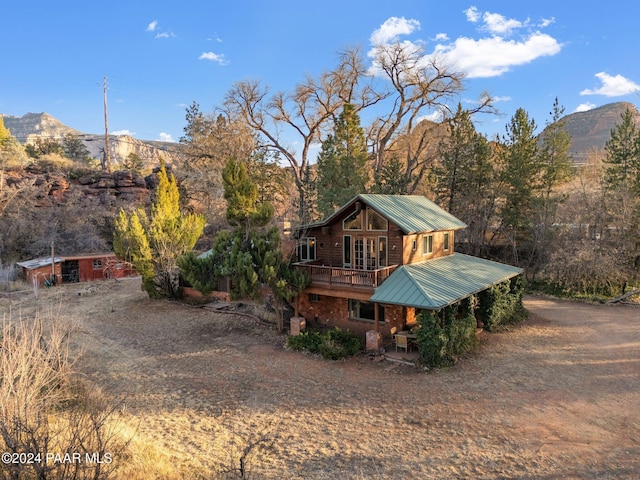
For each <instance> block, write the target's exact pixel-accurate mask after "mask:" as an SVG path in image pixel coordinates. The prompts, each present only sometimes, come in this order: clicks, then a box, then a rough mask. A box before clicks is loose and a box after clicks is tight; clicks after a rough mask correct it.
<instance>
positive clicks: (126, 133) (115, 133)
mask: <svg viewBox="0 0 640 480" xmlns="http://www.w3.org/2000/svg"><path fill="white" fill-rule="evenodd" d="M135 134H136V133H135V132H132V131H131V130H127V129H124V130H116V131H115V132H111V135H115V136H117V137H119V136H120V135H127V136H129V137H133V136H134V135H135Z"/></svg>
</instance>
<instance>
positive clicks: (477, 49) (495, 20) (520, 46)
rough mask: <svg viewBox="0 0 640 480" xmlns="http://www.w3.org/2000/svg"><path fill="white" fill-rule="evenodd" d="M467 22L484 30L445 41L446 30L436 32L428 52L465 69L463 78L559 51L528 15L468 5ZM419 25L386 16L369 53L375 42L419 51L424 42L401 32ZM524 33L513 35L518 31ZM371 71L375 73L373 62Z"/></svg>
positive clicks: (544, 22)
mask: <svg viewBox="0 0 640 480" xmlns="http://www.w3.org/2000/svg"><path fill="white" fill-rule="evenodd" d="M463 13H464V14H465V15H466V18H467V20H468V21H469V22H472V23H479V26H478V30H479V31H480V32H485V33H484V35H481V36H480V38H471V37H459V38H457V39H455V40H453V41H449V37H448V36H447V34H446V33H438V34H437V35H436V37H435V38H433V39H432V40H433V41H435V42H437V44H436V45H435V47H434V49H433V53H432V54H430V55H429V54H427V55H425V56H424V60H425V61H426V63H428V61H427V57H428V56H433V57H436V58H438V60H439V61H440V62H445V63H447V64H449V65H450V66H451V68H453V69H457V70H458V71H461V72H463V73H465V75H466V76H467V78H479V77H495V76H499V75H502V74H504V73H505V72H508V71H509V70H510V69H511V68H512V67H514V66H518V65H524V64H527V63H530V62H532V61H534V60H536V59H537V58H540V57H544V56H553V55H556V54H558V53H559V52H560V50H561V49H562V44H560V43H559V42H558V40H556V39H555V38H553V37H552V36H550V35H548V34H546V33H542V32H541V31H540V30H531V29H530V27H531V22H530V21H529V19H527V20H524V21H520V20H517V19H510V18H507V17H505V16H503V15H501V14H499V13H493V12H480V11H479V10H478V9H477V8H476V7H470V8H468V9H466V10H464V12H463ZM553 22H554V19H542V20H541V21H540V22H539V25H538V26H537V28H542V27H545V26H548V25H550V24H551V23H553ZM419 28H420V22H419V21H418V20H414V19H406V18H404V17H402V18H398V17H391V18H389V19H387V20H386V21H385V22H384V23H383V24H382V25H381V26H380V27H379V28H378V29H376V30H375V31H374V32H373V33H372V34H371V37H370V40H371V43H372V44H373V46H374V48H373V49H372V50H370V51H369V57H371V58H375V55H376V49H375V47H376V46H379V45H387V44H395V43H402V44H403V45H404V46H412V47H414V48H415V49H416V51H420V50H421V49H422V47H423V46H424V43H421V42H419V41H410V40H404V41H402V42H401V40H400V36H401V35H409V34H411V33H413V32H414V31H416V30H418V29H419ZM522 30H523V31H524V33H523V34H522V35H521V36H519V37H515V36H514V34H515V33H517V32H518V31H522ZM371 71H372V73H374V74H375V73H376V67H375V65H374V66H373V67H372V70H371Z"/></svg>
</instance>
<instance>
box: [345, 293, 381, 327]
mask: <svg viewBox="0 0 640 480" xmlns="http://www.w3.org/2000/svg"><path fill="white" fill-rule="evenodd" d="M374 308H375V304H374V303H373V302H362V301H360V300H352V299H349V318H351V319H352V320H362V321H365V322H373V321H374V320H375V310H374ZM378 321H379V322H380V323H384V307H383V306H382V305H378Z"/></svg>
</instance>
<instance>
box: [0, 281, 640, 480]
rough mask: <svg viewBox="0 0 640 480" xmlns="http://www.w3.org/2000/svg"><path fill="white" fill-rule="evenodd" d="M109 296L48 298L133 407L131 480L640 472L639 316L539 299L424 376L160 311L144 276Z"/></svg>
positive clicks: (49, 292) (245, 321)
mask: <svg viewBox="0 0 640 480" xmlns="http://www.w3.org/2000/svg"><path fill="white" fill-rule="evenodd" d="M94 285H96V287H95V288H93V289H89V290H87V291H86V292H85V291H84V290H83V289H84V288H85V287H83V286H80V285H65V286H62V287H56V288H55V289H46V290H43V291H41V292H40V293H41V295H40V298H39V300H38V302H37V303H38V304H39V306H40V308H44V307H47V306H50V305H54V306H55V308H57V309H59V311H60V312H62V313H63V314H64V316H68V317H71V318H73V319H75V321H76V323H77V326H78V330H77V334H76V335H75V337H74V338H75V341H74V346H75V347H74V348H76V349H77V350H74V351H77V352H82V354H81V355H80V354H78V363H77V366H78V368H79V369H80V370H81V371H82V372H83V374H85V375H86V378H87V380H88V381H89V382H90V383H91V384H93V385H95V386H96V387H99V388H100V389H102V391H103V392H104V393H105V394H106V395H107V396H109V397H111V398H112V399H113V401H122V402H123V406H122V409H121V410H122V413H121V414H120V417H121V421H122V422H123V423H124V424H126V425H128V426H129V427H128V428H130V429H131V430H130V431H132V432H135V437H134V442H132V445H136V446H137V449H133V450H132V453H131V454H130V455H129V456H127V458H120V459H116V460H115V461H120V462H122V471H123V472H125V471H126V472H127V473H126V475H127V478H167V479H168V478H220V476H222V475H223V474H224V472H229V471H233V470H234V469H237V468H239V465H240V458H241V457H244V460H246V467H247V471H248V473H247V474H246V477H247V478H255V479H262V478H269V479H271V478H273V479H276V478H277V479H335V478H341V479H370V478H374V479H375V478H378V479H408V478H419V479H432V478H433V479H447V478H456V479H458V478H474V479H475V478H478V479H480V478H482V479H589V478H598V479H640V473H639V472H640V401H639V399H640V307H638V306H634V305H618V306H611V305H596V304H587V303H577V302H570V301H562V300H555V299H549V298H543V297H527V298H526V302H525V305H526V307H527V309H528V310H529V311H530V312H531V315H530V318H529V319H528V320H527V321H526V322H524V323H523V324H521V325H517V326H515V327H513V328H512V329H511V330H510V331H507V332H504V333H499V334H489V333H483V334H481V343H480V345H479V347H478V348H477V349H476V350H475V351H474V352H473V353H472V354H470V355H468V356H466V357H465V358H463V359H461V360H460V362H459V363H458V364H457V365H455V366H454V367H451V368H447V369H443V370H439V371H433V372H425V371H420V370H417V369H415V368H413V367H409V366H404V365H398V364H392V363H390V362H387V361H375V360H374V359H373V358H372V357H370V356H365V355H362V356H358V357H355V358H351V359H348V360H345V361H338V362H332V361H326V360H323V359H322V358H320V357H317V356H313V355H305V354H301V353H298V352H293V351H289V350H287V349H286V348H285V347H284V345H285V340H286V337H285V336H283V335H280V334H277V333H275V332H274V330H273V328H272V327H271V326H269V325H266V324H264V323H262V322H259V321H256V320H255V319H252V318H250V317H247V316H239V315H234V314H222V313H217V312H214V311H212V310H208V309H204V308H196V307H193V306H187V305H184V304H179V303H171V302H167V301H152V300H149V299H148V298H147V297H146V294H144V292H142V291H141V290H140V286H139V280H138V279H129V280H121V281H114V280H110V281H106V282H102V283H99V284H94ZM79 293H82V295H80V294H79ZM7 302H8V300H7V298H6V297H4V298H0V315H1V313H2V310H3V309H4V310H5V311H6V310H7V306H8V303H7ZM34 303H35V302H34V300H33V295H32V294H31V295H29V294H26V293H23V294H14V295H13V296H12V308H13V309H14V311H15V310H16V309H18V308H19V309H20V311H21V312H24V315H28V314H29V312H30V311H32V309H33V307H34ZM138 457H140V458H138ZM142 457H144V458H142ZM236 473H238V472H236ZM122 475H123V476H124V475H125V473H123V474H122ZM236 478H237V477H236Z"/></svg>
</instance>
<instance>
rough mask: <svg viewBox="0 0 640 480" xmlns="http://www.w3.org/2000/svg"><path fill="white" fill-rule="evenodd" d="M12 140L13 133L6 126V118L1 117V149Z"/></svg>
mask: <svg viewBox="0 0 640 480" xmlns="http://www.w3.org/2000/svg"><path fill="white" fill-rule="evenodd" d="M10 138H11V132H10V131H9V129H8V128H7V127H5V126H4V118H2V117H0V147H3V146H4V144H5V142H7V141H8V140H9V139H10Z"/></svg>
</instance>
